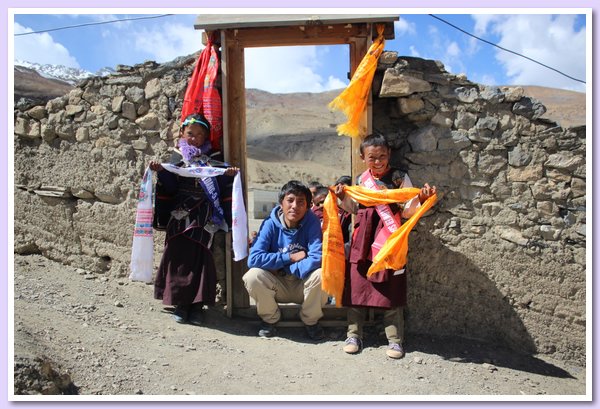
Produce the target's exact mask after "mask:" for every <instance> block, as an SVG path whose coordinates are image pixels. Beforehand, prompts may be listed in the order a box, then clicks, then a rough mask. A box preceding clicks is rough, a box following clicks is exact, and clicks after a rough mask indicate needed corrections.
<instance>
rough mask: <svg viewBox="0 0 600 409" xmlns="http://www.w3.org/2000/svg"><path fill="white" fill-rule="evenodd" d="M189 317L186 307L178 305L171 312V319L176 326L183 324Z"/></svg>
mask: <svg viewBox="0 0 600 409" xmlns="http://www.w3.org/2000/svg"><path fill="white" fill-rule="evenodd" d="M189 315H190V311H189V308H188V307H187V306H181V305H178V306H177V307H176V308H175V310H174V311H173V319H174V320H175V322H176V323H178V324H185V323H186V322H187V321H188V318H189Z"/></svg>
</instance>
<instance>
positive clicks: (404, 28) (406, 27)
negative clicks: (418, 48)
mask: <svg viewBox="0 0 600 409" xmlns="http://www.w3.org/2000/svg"><path fill="white" fill-rule="evenodd" d="M394 31H395V34H396V36H398V37H399V36H402V35H405V34H410V35H414V34H416V33H417V27H416V25H415V23H411V22H409V21H407V20H405V19H403V18H402V17H400V19H399V20H398V21H394Z"/></svg>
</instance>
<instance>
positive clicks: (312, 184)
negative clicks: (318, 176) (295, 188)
mask: <svg viewBox="0 0 600 409" xmlns="http://www.w3.org/2000/svg"><path fill="white" fill-rule="evenodd" d="M321 186H323V185H322V184H321V182H317V181H316V180H313V181H312V182H308V188H309V189H310V188H311V187H316V188H320V187H321Z"/></svg>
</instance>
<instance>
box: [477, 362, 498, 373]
mask: <svg viewBox="0 0 600 409" xmlns="http://www.w3.org/2000/svg"><path fill="white" fill-rule="evenodd" d="M481 366H482V367H484V368H485V369H487V370H488V371H490V372H494V371H497V370H498V368H496V367H495V366H494V365H492V364H488V363H484V364H481Z"/></svg>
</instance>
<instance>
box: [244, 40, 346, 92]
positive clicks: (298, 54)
mask: <svg viewBox="0 0 600 409" xmlns="http://www.w3.org/2000/svg"><path fill="white" fill-rule="evenodd" d="M245 65H246V67H245V68H246V71H245V76H246V88H258V89H262V90H265V91H268V92H272V93H287V92H322V91H327V90H330V89H338V88H342V87H344V86H345V85H346V83H345V82H344V81H343V80H341V79H338V78H335V77H332V76H330V77H329V78H327V79H326V80H325V79H324V78H323V77H322V76H321V75H319V74H318V73H317V69H318V68H319V67H320V66H321V65H322V61H321V56H320V55H319V52H318V49H317V47H316V46H299V47H268V48H246V50H245Z"/></svg>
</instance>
